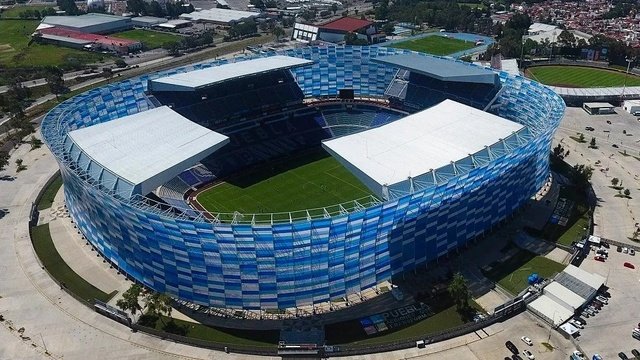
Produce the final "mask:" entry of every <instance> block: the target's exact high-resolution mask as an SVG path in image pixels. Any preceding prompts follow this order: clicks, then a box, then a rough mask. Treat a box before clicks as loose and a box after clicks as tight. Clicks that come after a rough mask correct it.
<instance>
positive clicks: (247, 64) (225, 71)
mask: <svg viewBox="0 0 640 360" xmlns="http://www.w3.org/2000/svg"><path fill="white" fill-rule="evenodd" d="M310 64H313V61H311V60H305V59H300V58H296V57H291V56H280V55H278V56H271V57H265V58H257V59H252V60H247V61H240V62H235V63H230V64H224V65H220V66H214V67H210V68H206V69H200V70H194V71H189V72H186V73H180V74H175V75H170V76H165V77H162V78H159V79H154V80H151V88H152V90H154V91H159V90H161V91H170V90H173V91H181V90H190V91H193V90H194V89H197V88H200V87H204V86H208V85H212V84H215V83H218V82H222V81H226V80H230V79H233V78H238V77H244V76H250V75H255V74H260V73H263V72H267V71H275V70H280V69H288V68H292V67H297V66H303V65H310Z"/></svg>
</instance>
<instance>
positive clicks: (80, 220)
mask: <svg viewBox="0 0 640 360" xmlns="http://www.w3.org/2000/svg"><path fill="white" fill-rule="evenodd" d="M404 52H406V51H404V50H397V49H387V48H379V47H334V46H331V47H309V48H303V49H295V50H290V51H287V52H286V55H289V56H295V57H301V58H306V59H311V60H313V61H314V64H313V65H311V66H308V67H304V68H297V69H292V70H291V71H292V73H293V74H294V77H295V79H296V81H297V82H298V84H299V86H300V87H301V88H302V90H303V92H304V93H305V95H306V96H310V97H311V96H322V95H335V94H337V92H338V90H339V89H341V88H353V89H354V90H355V93H356V94H357V95H360V96H382V95H383V94H384V91H385V89H386V88H387V86H388V85H389V83H390V82H391V80H392V79H393V76H394V74H395V72H396V69H394V68H391V67H387V66H385V65H383V64H379V63H375V62H373V61H371V60H372V59H373V58H375V57H377V56H380V55H390V54H396V53H404ZM266 56H269V55H266ZM452 61H453V60H452ZM219 63H221V62H219V61H218V62H212V63H210V64H205V65H198V66H197V68H200V67H203V66H205V67H206V66H213V65H216V64H219ZM192 69H193V67H188V68H181V69H174V70H171V71H169V72H166V73H164V75H166V74H175V73H177V72H181V71H188V70H192ZM154 76H158V75H154ZM148 79H149V77H148V76H143V77H140V78H135V79H131V80H126V81H123V82H120V83H116V84H112V85H108V86H105V87H102V88H99V89H95V90H92V91H89V92H87V93H84V94H82V95H79V96H76V97H74V98H72V99H70V100H68V101H66V102H64V103H62V104H61V105H59V106H58V107H56V108H55V109H53V110H52V111H51V112H50V113H49V114H47V116H46V117H45V119H44V121H43V123H42V132H43V136H44V139H45V142H46V144H47V145H48V146H49V148H50V149H51V150H52V152H53V153H54V155H55V156H56V159H57V161H58V162H59V165H60V169H61V174H62V177H63V180H64V185H65V186H64V192H65V198H66V202H67V207H68V209H69V212H70V215H71V217H72V218H73V219H74V221H75V222H76V223H77V225H78V227H79V229H80V230H81V231H82V233H83V234H84V235H85V236H86V238H87V239H88V240H89V241H90V242H91V243H92V244H93V246H95V247H96V248H97V249H98V251H99V252H101V253H102V255H103V256H105V257H106V258H107V259H109V260H110V261H111V262H113V263H114V264H116V265H117V266H118V267H119V268H120V269H121V270H122V271H124V272H125V273H127V274H128V275H129V276H131V277H133V278H135V279H136V280H137V281H140V282H141V283H143V284H145V285H146V286H148V287H150V288H152V289H154V290H156V291H159V292H166V293H167V294H169V295H171V296H175V297H178V298H180V299H184V300H188V301H192V302H194V303H197V304H201V305H205V306H215V307H230V308H244V309H259V308H261V309H274V308H289V307H294V306H301V305H308V304H312V303H320V302H325V301H329V300H331V299H336V298H341V297H343V296H345V295H348V294H352V293H357V292H359V291H361V290H364V289H367V288H371V287H373V286H375V285H376V284H378V283H380V282H383V281H385V280H389V279H390V278H391V277H392V276H393V275H396V274H400V273H402V272H403V271H409V270H412V269H414V268H416V267H417V266H420V265H422V264H425V263H426V262H428V261H431V260H434V259H436V258H437V257H439V256H442V255H444V254H446V253H447V252H449V251H451V250H452V249H454V248H456V247H459V246H462V245H464V244H465V243H466V242H467V241H469V240H471V239H473V238H474V237H476V236H480V235H482V234H483V233H485V232H487V231H488V230H490V229H491V228H492V227H493V226H495V225H496V224H498V223H499V222H500V221H502V220H504V219H506V218H508V217H509V216H510V215H511V214H513V213H514V212H515V211H516V210H517V209H518V208H519V207H521V206H522V205H523V204H525V203H526V202H527V201H528V199H529V198H530V197H531V196H532V195H534V194H535V193H536V191H537V190H539V189H540V188H541V186H542V185H543V184H544V182H545V181H546V179H547V177H548V173H549V159H548V156H549V150H550V145H551V138H552V136H553V133H554V131H555V129H556V128H557V126H558V124H559V122H560V119H561V117H562V115H563V112H564V103H563V102H562V100H561V99H560V97H559V96H557V95H556V94H555V93H553V92H552V91H551V90H549V89H548V88H546V87H544V86H542V85H540V84H538V83H535V82H532V81H530V80H527V79H525V78H521V77H512V76H509V75H507V74H506V73H501V74H500V79H501V81H502V83H503V89H502V90H501V92H500V93H499V98H498V101H499V103H500V104H501V107H500V108H499V109H497V110H496V114H497V115H499V116H501V117H504V118H506V119H509V120H512V121H515V122H518V123H520V124H522V125H524V126H526V127H528V129H529V134H530V136H528V137H527V138H523V139H519V140H518V141H515V142H506V141H505V142H503V143H502V145H501V147H492V149H490V151H489V150H488V151H487V153H486V154H485V155H486V156H483V157H480V156H478V157H477V158H474V159H473V160H474V162H473V164H471V165H469V166H467V167H466V169H458V170H460V171H453V172H441V173H439V174H436V173H435V172H434V177H435V176H436V175H437V179H435V181H434V183H435V184H434V185H433V186H430V187H426V188H424V189H422V190H420V191H414V192H413V193H412V192H411V191H409V189H407V191H406V193H404V194H403V193H402V192H401V191H399V192H398V193H397V194H396V196H395V197H394V198H393V199H392V200H389V201H386V202H381V203H379V204H375V205H373V206H369V207H366V208H362V209H360V210H353V211H351V212H348V213H344V214H338V215H335V216H331V217H327V218H324V217H321V218H311V219H301V220H294V221H290V222H276V223H273V224H265V223H251V222H239V223H216V222H212V221H210V220H208V219H206V218H204V217H195V218H193V217H187V216H176V214H175V213H172V212H170V211H166V209H164V210H163V209H158V208H157V207H153V206H150V205H149V203H148V201H147V200H145V199H144V198H143V197H141V196H136V197H134V198H131V199H129V198H123V197H121V196H118V194H116V193H114V192H113V191H110V190H109V187H106V186H103V185H102V184H100V182H99V181H96V180H94V178H93V177H91V176H88V175H87V174H85V173H83V172H82V170H81V167H79V166H77V165H76V164H74V162H73V160H72V157H71V156H70V154H68V153H67V152H66V150H65V146H64V143H65V138H66V136H67V133H68V132H70V131H72V130H75V129H78V128H82V127H86V126H90V125H93V124H97V123H101V122H105V121H109V120H112V119H116V118H119V117H123V116H126V115H130V114H134V113H138V112H141V111H145V110H148V109H149V107H150V105H149V101H148V100H147V95H145V93H144V91H145V89H146V84H147V80H148ZM469 131H473V130H472V129H470V130H469Z"/></svg>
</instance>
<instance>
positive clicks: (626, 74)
mask: <svg viewBox="0 0 640 360" xmlns="http://www.w3.org/2000/svg"><path fill="white" fill-rule="evenodd" d="M625 60H626V61H627V72H626V73H625V74H624V85H623V86H622V99H621V102H622V103H624V92H625V90H627V78H628V77H629V68H630V67H631V63H632V62H633V59H630V58H626V59H625Z"/></svg>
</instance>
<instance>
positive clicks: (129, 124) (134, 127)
mask: <svg viewBox="0 0 640 360" xmlns="http://www.w3.org/2000/svg"><path fill="white" fill-rule="evenodd" d="M69 137H70V138H71V139H72V140H73V141H74V142H75V143H76V144H77V145H78V146H79V147H80V148H81V149H82V151H83V152H84V153H85V154H87V155H88V156H89V157H91V159H93V161H95V162H96V163H98V164H100V165H101V166H103V167H104V168H106V169H108V170H109V171H111V172H112V173H113V174H115V175H117V176H118V177H120V178H122V179H124V180H126V181H128V182H131V183H132V184H136V185H137V184H140V185H141V187H142V189H143V190H142V191H143V192H144V191H146V190H149V191H151V189H153V188H154V187H157V186H159V185H161V183H162V182H163V181H167V180H169V179H171V178H173V177H175V176H176V175H178V174H179V173H180V172H181V171H182V170H184V169H185V168H187V167H189V166H191V165H193V164H195V163H196V162H198V161H199V160H201V159H202V158H204V157H206V156H207V155H209V154H211V153H213V152H214V151H216V150H217V149H219V148H220V147H222V146H223V145H225V144H226V143H228V142H229V138H228V137H227V136H225V135H222V134H219V133H216V132H214V131H211V130H209V129H207V128H205V127H203V126H200V125H198V124H196V123H194V122H192V121H190V120H189V119H187V118H185V117H183V116H181V115H180V114H178V113H176V112H175V111H173V110H171V109H170V108H169V107H166V106H162V107H159V108H155V109H151V110H148V111H144V112H141V113H137V114H134V115H129V116H125V117H122V118H119V119H116V120H112V121H109V122H105V123H100V124H97V125H94V126H90V127H86V128H82V129H78V130H74V131H71V132H70V133H69ZM149 182H152V183H153V184H151V183H149ZM158 182H160V183H158ZM156 183H157V184H156ZM147 192H148V191H147Z"/></svg>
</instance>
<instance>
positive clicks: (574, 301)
mask: <svg viewBox="0 0 640 360" xmlns="http://www.w3.org/2000/svg"><path fill="white" fill-rule="evenodd" d="M544 293H545V295H547V296H550V297H551V298H554V300H556V301H557V302H561V303H563V304H564V305H566V306H568V307H569V308H571V309H573V310H575V309H577V308H579V307H580V306H582V304H584V303H585V302H586V301H587V299H583V298H582V297H581V296H580V295H578V294H576V293H574V292H573V291H571V290H569V289H567V288H566V287H564V286H562V285H561V284H559V283H557V282H555V281H554V282H552V283H551V284H549V285H547V286H545V287H544Z"/></svg>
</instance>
